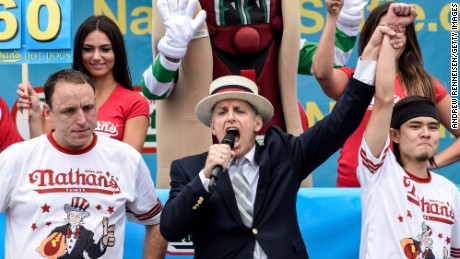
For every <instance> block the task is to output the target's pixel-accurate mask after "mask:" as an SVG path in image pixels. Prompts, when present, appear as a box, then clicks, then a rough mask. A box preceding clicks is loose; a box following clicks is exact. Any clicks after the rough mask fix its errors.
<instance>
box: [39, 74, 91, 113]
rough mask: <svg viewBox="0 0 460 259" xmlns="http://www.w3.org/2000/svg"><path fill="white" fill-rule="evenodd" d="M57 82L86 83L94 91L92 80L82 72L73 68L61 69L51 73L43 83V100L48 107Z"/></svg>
mask: <svg viewBox="0 0 460 259" xmlns="http://www.w3.org/2000/svg"><path fill="white" fill-rule="evenodd" d="M59 82H68V83H74V84H88V85H90V86H91V88H92V89H93V92H96V88H95V87H94V84H93V81H91V79H90V78H89V77H88V76H87V75H85V74H84V73H82V72H80V71H78V70H75V69H62V70H59V71H57V72H56V73H54V74H51V75H50V76H49V77H48V79H47V80H46V83H45V85H44V87H43V88H44V92H45V102H46V104H48V106H49V107H50V108H52V101H51V97H52V96H53V94H54V89H56V85H57V83H59Z"/></svg>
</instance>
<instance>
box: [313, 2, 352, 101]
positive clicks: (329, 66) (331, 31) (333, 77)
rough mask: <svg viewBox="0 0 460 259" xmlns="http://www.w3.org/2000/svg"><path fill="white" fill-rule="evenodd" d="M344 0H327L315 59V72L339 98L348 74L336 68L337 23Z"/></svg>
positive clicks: (325, 89)
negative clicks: (323, 23)
mask: <svg viewBox="0 0 460 259" xmlns="http://www.w3.org/2000/svg"><path fill="white" fill-rule="evenodd" d="M343 1H344V0H326V5H327V15H326V24H325V26H324V29H323V32H322V34H321V38H320V40H319V44H318V49H317V50H316V55H315V57H314V59H313V74H314V76H315V78H316V80H317V81H318V83H319V85H320V86H321V88H322V89H323V92H324V93H325V94H326V95H327V96H328V97H330V98H332V99H334V100H337V99H338V98H339V97H340V96H341V95H342V94H343V92H344V91H345V87H346V85H347V83H348V77H347V75H346V74H345V73H344V72H343V71H341V70H337V69H334V54H335V32H336V23H337V19H338V16H339V13H340V10H341V8H342V6H343Z"/></svg>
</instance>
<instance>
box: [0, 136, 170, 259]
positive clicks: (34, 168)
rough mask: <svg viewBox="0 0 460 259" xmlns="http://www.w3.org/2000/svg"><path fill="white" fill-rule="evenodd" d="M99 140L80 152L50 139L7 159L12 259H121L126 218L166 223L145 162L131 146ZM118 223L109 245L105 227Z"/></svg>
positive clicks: (4, 194) (5, 204)
mask: <svg viewBox="0 0 460 259" xmlns="http://www.w3.org/2000/svg"><path fill="white" fill-rule="evenodd" d="M94 136H95V137H94V141H93V142H92V144H91V145H90V146H89V147H88V148H86V149H85V150H81V151H78V152H76V151H70V150H66V149H64V148H62V147H60V146H59V145H58V144H57V143H56V142H55V140H54V139H53V138H52V136H51V134H49V135H42V136H40V137H38V138H34V139H31V140H28V141H25V142H22V143H18V144H15V145H13V146H11V147H9V148H8V149H6V150H5V151H4V152H2V153H1V154H0V186H1V188H0V212H3V211H6V224H7V226H6V246H5V250H6V255H5V256H6V258H11V259H14V258H28V259H29V258H110V259H113V258H122V257H123V244H124V232H125V220H126V216H127V217H128V219H129V220H130V221H133V222H136V223H140V224H144V225H153V224H158V223H159V222H160V214H161V210H162V205H161V202H160V200H159V199H158V197H157V195H156V193H155V188H154V185H153V182H152V179H151V177H150V172H149V170H148V168H147V166H146V164H145V162H144V160H143V159H142V156H141V155H140V154H139V153H138V152H137V151H136V150H135V149H133V148H132V147H131V146H129V145H128V144H126V143H123V142H121V141H118V140H114V139H110V138H108V137H101V136H99V137H97V135H94ZM104 225H105V226H106V227H105V228H104ZM112 225H114V236H115V245H114V246H113V247H110V246H105V245H104V244H103V242H102V236H103V234H104V229H107V230H109V229H112V228H113V226H112ZM0 257H1V255H0Z"/></svg>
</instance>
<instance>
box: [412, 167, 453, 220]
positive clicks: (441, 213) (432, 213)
mask: <svg viewBox="0 0 460 259" xmlns="http://www.w3.org/2000/svg"><path fill="white" fill-rule="evenodd" d="M403 183H404V187H406V190H407V200H408V201H409V202H411V203H413V204H415V205H417V206H418V207H420V209H421V210H422V212H423V214H424V215H423V218H424V219H425V220H434V221H438V222H443V223H446V224H453V223H454V219H455V212H454V209H453V207H452V204H450V203H449V202H445V201H439V200H432V199H429V198H425V197H424V196H423V195H420V194H419V192H417V188H416V186H415V185H414V183H413V181H412V180H411V179H410V177H408V176H405V177H404V178H403Z"/></svg>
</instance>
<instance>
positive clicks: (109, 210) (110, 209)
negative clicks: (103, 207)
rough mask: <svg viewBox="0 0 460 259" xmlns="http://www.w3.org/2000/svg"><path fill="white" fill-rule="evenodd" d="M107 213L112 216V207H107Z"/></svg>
mask: <svg viewBox="0 0 460 259" xmlns="http://www.w3.org/2000/svg"><path fill="white" fill-rule="evenodd" d="M107 211H108V212H109V213H110V214H112V213H113V207H111V206H109V208H108V209H107Z"/></svg>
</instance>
